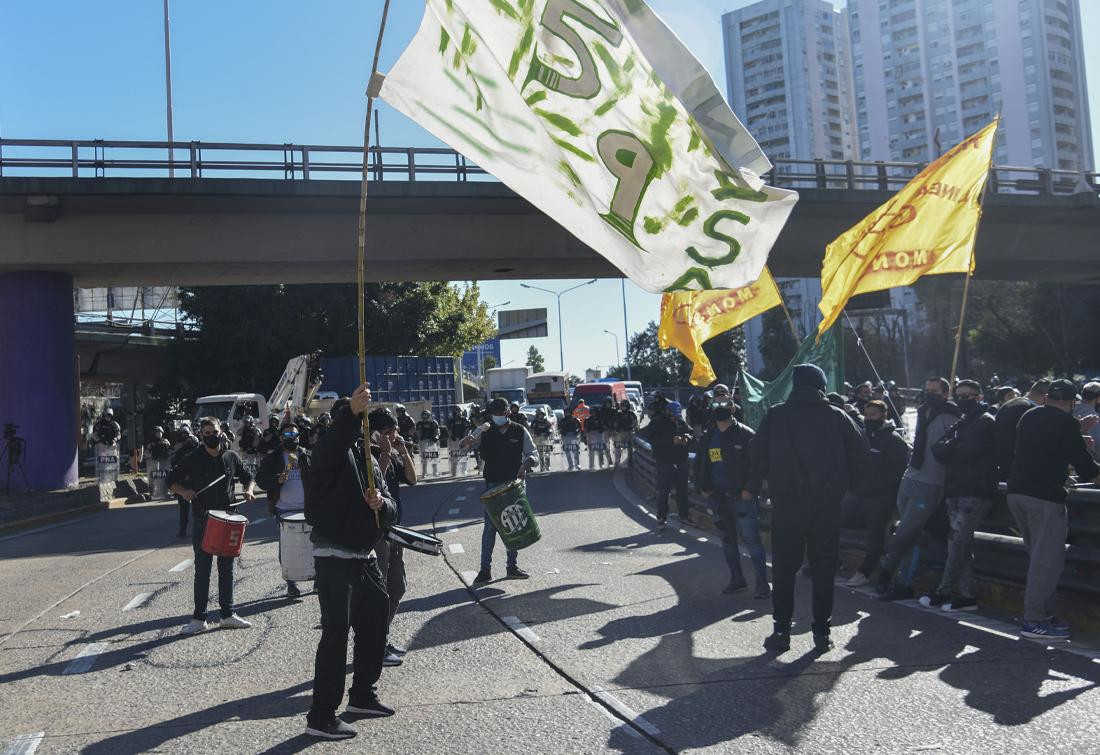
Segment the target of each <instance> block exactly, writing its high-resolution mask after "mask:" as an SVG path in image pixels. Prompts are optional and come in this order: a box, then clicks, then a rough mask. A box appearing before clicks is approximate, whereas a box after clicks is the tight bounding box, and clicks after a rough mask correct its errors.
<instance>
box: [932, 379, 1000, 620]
mask: <svg viewBox="0 0 1100 755" xmlns="http://www.w3.org/2000/svg"><path fill="white" fill-rule="evenodd" d="M981 395H982V386H981V383H978V382H977V381H975V380H960V381H959V382H958V383H956V384H955V406H957V407H959V411H961V412H962V418H961V419H959V421H958V422H956V423H955V424H954V425H952V426H951V429H949V430H948V431H947V434H946V435H944V436H943V437H942V438H941V439H940V440H939V441H937V442H936V444H935V445H933V446H932V455H933V456H934V457H935V458H936V461H938V462H940V463H941V464H943V465H944V467H945V468H946V471H945V474H944V481H943V495H944V499H945V503H946V506H947V520H948V524H949V525H950V526H951V534H950V536H949V537H948V539H947V561H946V562H945V563H944V566H943V577H942V578H941V579H940V584H939V586H938V587H937V588H936V589H935V590H933V591H932V592H931V593H929V594H928V595H925V596H923V597H921V599H920V603H921V605H922V606H924V607H925V608H942V609H943V610H944V611H976V610H978V602H977V600H975V598H974V566H973V561H974V549H973V543H974V531H975V530H976V529H977V528H978V525H979V524H981V523H982V520H983V519H985V518H986V517H987V516H989V512H990V511H992V510H993V499H994V496H996V494H997V462H996V456H995V448H994V425H995V420H994V419H993V415H992V414H990V413H989V405H988V404H986V403H984V402H982V401H981V400H980V397H981ZM956 580H957V581H958V591H957V592H952V591H953V590H954V588H955V582H956Z"/></svg>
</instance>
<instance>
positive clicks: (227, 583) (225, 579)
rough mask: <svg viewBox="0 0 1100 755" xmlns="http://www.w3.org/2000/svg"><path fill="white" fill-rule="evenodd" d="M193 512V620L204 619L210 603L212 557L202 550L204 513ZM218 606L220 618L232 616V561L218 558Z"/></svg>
mask: <svg viewBox="0 0 1100 755" xmlns="http://www.w3.org/2000/svg"><path fill="white" fill-rule="evenodd" d="M199 513H200V512H195V516H194V517H193V518H192V521H191V528H192V530H193V532H192V533H191V545H192V547H193V548H194V551H195V613H193V614H192V615H191V616H192V618H195V619H200V620H201V619H205V618H206V604H207V603H209V602H210V571H211V567H212V566H213V563H214V557H213V556H212V555H210V554H209V553H207V552H206V551H204V550H203V549H202V536H203V534H204V533H205V532H206V512H205V511H203V512H201V516H200V515H199ZM218 606H219V607H220V608H221V611H222V618H223V619H228V618H229V617H230V616H232V615H233V559H231V558H228V557H226V556H218Z"/></svg>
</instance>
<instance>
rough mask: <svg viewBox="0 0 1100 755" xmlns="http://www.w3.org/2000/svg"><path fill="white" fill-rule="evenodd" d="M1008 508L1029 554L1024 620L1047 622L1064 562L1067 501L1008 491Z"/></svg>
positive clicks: (1052, 613)
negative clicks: (1065, 502) (1059, 501)
mask: <svg viewBox="0 0 1100 755" xmlns="http://www.w3.org/2000/svg"><path fill="white" fill-rule="evenodd" d="M1008 508H1009V511H1011V512H1012V518H1013V519H1015V520H1016V524H1017V525H1019V527H1020V534H1021V535H1023V538H1024V546H1025V547H1026V548H1027V555H1028V563H1027V587H1026V588H1024V621H1026V622H1028V623H1029V624H1035V623H1038V622H1042V621H1048V620H1049V619H1050V618H1051V617H1052V616H1053V615H1054V604H1055V601H1056V599H1057V596H1058V580H1059V579H1061V578H1062V570H1063V569H1065V565H1066V533H1067V532H1068V529H1069V525H1068V522H1067V519H1066V504H1064V503H1058V502H1056V501H1044V500H1042V499H1041V498H1033V497H1032V496H1029V495H1020V494H1018V493H1009V494H1008Z"/></svg>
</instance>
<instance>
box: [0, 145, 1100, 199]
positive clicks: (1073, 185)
mask: <svg viewBox="0 0 1100 755" xmlns="http://www.w3.org/2000/svg"><path fill="white" fill-rule="evenodd" d="M367 162H368V172H369V175H370V178H371V179H372V180H374V181H384V180H386V179H387V177H391V178H393V179H396V180H399V181H418V180H445V181H469V180H471V179H473V180H493V179H492V177H491V176H489V175H488V174H487V173H486V171H485V170H484V169H482V168H480V167H478V166H477V165H475V164H474V163H472V162H470V161H469V160H467V159H466V157H465V156H463V155H461V154H459V153H458V152H455V151H454V150H451V149H440V148H432V147H372V148H371V149H370V154H369V157H368V160H367ZM924 167H925V164H923V163H907V162H884V161H874V162H861V161H854V160H792V159H777V160H775V161H774V167H773V169H772V171H771V172H770V173H768V174H766V175H765V176H764V178H765V180H766V181H767V182H768V183H769V184H771V185H773V186H782V187H785V188H792V189H841V190H853V191H854V190H877V191H896V190H897V189H900V188H901V187H902V186H904V185H905V184H906V183H907V182H908V181H909V180H910V179H911V178H913V176H915V175H916V174H917V173H919V172H920V171H921V170H922V169H923V168H924ZM362 170H363V148H362V147H359V146H350V147H348V146H331V145H328V146H326V145H316V144H314V145H310V144H238V143H230V142H198V141H193V142H157V141H107V140H102V139H93V140H63V139H0V177H3V176H7V177H18V176H67V177H72V178H126V177H133V178H165V177H173V178H183V179H186V178H215V177H216V178H282V179H284V180H305V181H308V180H310V179H311V178H314V179H316V178H343V179H348V180H352V179H359V178H360V177H361V175H362ZM989 191H990V192H991V193H996V194H1030V195H1068V194H1078V193H1096V192H1100V174H1098V173H1095V172H1093V173H1086V172H1078V171H1067V170H1054V169H1050V168H1036V167H1028V166H1011V165H999V166H995V167H994V168H993V169H992V170H991V172H990V182H989Z"/></svg>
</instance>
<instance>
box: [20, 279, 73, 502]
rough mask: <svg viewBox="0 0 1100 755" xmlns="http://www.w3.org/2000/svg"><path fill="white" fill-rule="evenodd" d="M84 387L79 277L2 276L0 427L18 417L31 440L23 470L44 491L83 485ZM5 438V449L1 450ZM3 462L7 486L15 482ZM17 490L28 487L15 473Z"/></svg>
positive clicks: (21, 429)
mask: <svg viewBox="0 0 1100 755" xmlns="http://www.w3.org/2000/svg"><path fill="white" fill-rule="evenodd" d="M78 390H79V389H78V384H77V375H76V349H75V343H74V335H73V277H72V276H71V275H68V274H67V273H54V272H40V271H28V272H16V273H4V274H0V424H2V423H5V422H15V423H16V424H18V425H19V432H18V435H19V436H20V437H22V438H25V439H26V441H27V453H26V457H25V458H24V459H23V470H24V471H25V472H26V478H27V483H29V485H30V487H31V488H34V489H37V490H52V489H55V488H64V487H72V486H74V485H76V483H77V477H78V469H77V424H78V422H79V415H78V411H79V408H78V398H77V393H78ZM2 447H3V445H2V440H0V448H2ZM7 473H8V464H7V458H6V457H5V459H4V460H3V461H0V491H2V490H3V488H4V486H5V485H6V483H7V482H8V480H7ZM11 483H12V484H11V487H12V490H13V491H14V490H20V489H23V488H24V487H25V485H24V482H23V479H22V475H21V474H20V473H19V471H18V470H13V473H12V480H11Z"/></svg>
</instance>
